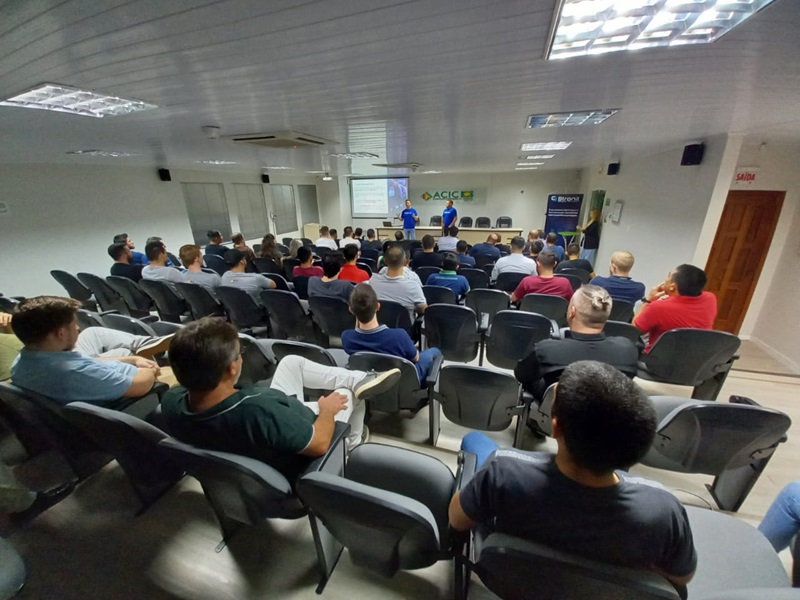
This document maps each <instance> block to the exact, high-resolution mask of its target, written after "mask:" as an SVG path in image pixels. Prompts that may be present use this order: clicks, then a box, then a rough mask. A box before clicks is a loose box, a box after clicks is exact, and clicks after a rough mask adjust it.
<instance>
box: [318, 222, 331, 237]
mask: <svg viewBox="0 0 800 600" xmlns="http://www.w3.org/2000/svg"><path fill="white" fill-rule="evenodd" d="M329 233H330V232H329V230H328V226H327V225H323V226H322V227H320V228H319V237H323V238H324V237H328V234H329Z"/></svg>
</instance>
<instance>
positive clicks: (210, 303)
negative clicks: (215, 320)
mask: <svg viewBox="0 0 800 600" xmlns="http://www.w3.org/2000/svg"><path fill="white" fill-rule="evenodd" d="M175 287H177V288H178V291H179V292H180V294H181V296H183V299H184V300H185V301H186V304H188V305H189V310H190V311H191V313H192V318H193V319H195V320H197V319H202V318H203V317H212V316H223V315H224V314H225V310H224V309H223V308H222V305H221V304H220V303H219V302H217V301H216V300H214V298H213V297H212V296H211V294H210V293H209V292H208V290H207V289H206V288H204V287H203V286H202V285H199V284H197V283H188V282H186V283H176V284H175Z"/></svg>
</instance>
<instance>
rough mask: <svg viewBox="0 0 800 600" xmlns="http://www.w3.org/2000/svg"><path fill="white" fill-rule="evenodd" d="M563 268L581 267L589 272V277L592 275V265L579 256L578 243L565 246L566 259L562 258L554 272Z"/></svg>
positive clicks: (559, 271)
mask: <svg viewBox="0 0 800 600" xmlns="http://www.w3.org/2000/svg"><path fill="white" fill-rule="evenodd" d="M564 269H581V270H582V271H586V272H587V273H589V277H594V267H593V266H592V263H590V262H589V261H588V260H586V259H585V258H581V247H580V246H579V245H578V244H570V245H569V246H567V260H562V261H561V262H560V263H558V265H557V266H556V273H561V272H562V271H563V270H564Z"/></svg>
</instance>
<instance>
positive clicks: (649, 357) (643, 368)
mask: <svg viewBox="0 0 800 600" xmlns="http://www.w3.org/2000/svg"><path fill="white" fill-rule="evenodd" d="M740 344H741V341H740V340H739V338H738V337H736V336H735V335H733V334H730V333H726V332H724V331H711V330H707V329H673V330H671V331H667V332H666V333H664V334H663V335H662V336H661V337H660V338H659V339H658V341H657V342H656V343H655V344H654V345H653V347H652V348H651V349H650V352H648V353H647V354H645V355H643V356H642V360H641V361H640V362H639V372H638V374H637V375H638V377H640V378H641V379H647V380H649V381H658V382H661V383H672V384H675V385H690V386H693V387H694V389H693V390H692V398H695V399H702V400H716V399H717V395H718V394H719V391H720V390H721V389H722V386H723V384H724V383H725V380H726V379H727V377H728V373H729V372H730V370H731V367H732V366H733V362H734V361H735V360H736V359H737V358H739V357H738V355H737V354H736V351H737V350H738V349H739V345H740Z"/></svg>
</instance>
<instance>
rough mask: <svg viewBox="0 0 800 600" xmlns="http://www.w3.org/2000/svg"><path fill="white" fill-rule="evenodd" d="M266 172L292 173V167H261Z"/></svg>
mask: <svg viewBox="0 0 800 600" xmlns="http://www.w3.org/2000/svg"><path fill="white" fill-rule="evenodd" d="M261 168H262V169H265V170H267V171H294V167H261Z"/></svg>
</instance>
